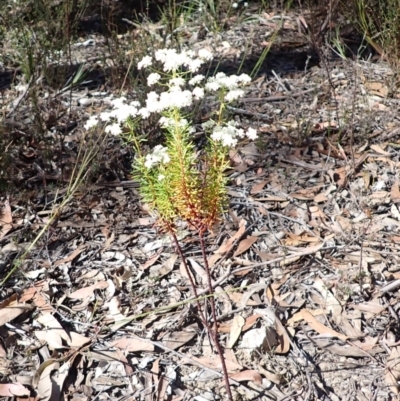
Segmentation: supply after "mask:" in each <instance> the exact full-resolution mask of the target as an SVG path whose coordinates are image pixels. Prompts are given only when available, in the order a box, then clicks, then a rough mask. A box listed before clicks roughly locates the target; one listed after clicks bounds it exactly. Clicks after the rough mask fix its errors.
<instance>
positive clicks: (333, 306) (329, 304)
mask: <svg viewBox="0 0 400 401" xmlns="http://www.w3.org/2000/svg"><path fill="white" fill-rule="evenodd" d="M313 287H314V288H315V289H317V290H318V291H319V293H320V294H321V296H322V298H323V300H324V301H323V302H324V305H321V306H322V307H324V308H325V309H326V310H327V311H328V312H331V313H332V314H333V315H336V316H339V315H340V314H341V313H342V306H341V305H340V303H339V301H338V300H337V299H336V298H335V297H334V296H333V295H332V293H331V292H330V291H329V290H328V289H327V288H326V284H325V283H324V282H323V281H322V280H321V279H320V278H319V277H317V278H316V279H315V280H314V283H313Z"/></svg>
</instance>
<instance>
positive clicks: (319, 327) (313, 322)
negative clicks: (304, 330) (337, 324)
mask: <svg viewBox="0 0 400 401" xmlns="http://www.w3.org/2000/svg"><path fill="white" fill-rule="evenodd" d="M301 314H302V317H303V319H304V320H305V321H306V322H307V323H308V324H309V326H310V327H311V328H312V329H313V330H315V331H316V332H317V333H319V334H325V335H329V336H332V337H337V338H340V339H341V340H343V341H346V340H347V336H345V335H344V334H341V333H339V332H337V331H335V330H333V329H331V328H329V327H326V326H325V325H323V324H322V323H321V322H319V321H318V320H317V319H316V318H315V317H314V316H313V315H312V314H311V313H310V312H309V311H308V310H307V309H305V308H304V309H302V310H301Z"/></svg>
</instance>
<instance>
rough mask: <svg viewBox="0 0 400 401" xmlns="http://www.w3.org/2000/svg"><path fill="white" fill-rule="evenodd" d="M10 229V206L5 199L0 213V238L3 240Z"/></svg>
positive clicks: (11, 226)
mask: <svg viewBox="0 0 400 401" xmlns="http://www.w3.org/2000/svg"><path fill="white" fill-rule="evenodd" d="M12 228H13V225H12V212H11V206H10V202H9V201H8V199H6V201H5V202H4V206H3V210H1V211H0V238H3V237H4V236H5V235H6V234H7V233H8V232H9V231H10V230H11V229H12Z"/></svg>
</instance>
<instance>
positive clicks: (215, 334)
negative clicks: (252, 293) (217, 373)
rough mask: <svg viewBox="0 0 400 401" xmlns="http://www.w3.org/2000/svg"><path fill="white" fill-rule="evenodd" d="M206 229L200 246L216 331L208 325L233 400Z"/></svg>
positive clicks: (200, 232) (201, 232) (201, 237)
mask: <svg viewBox="0 0 400 401" xmlns="http://www.w3.org/2000/svg"><path fill="white" fill-rule="evenodd" d="M203 234H204V231H203V230H201V229H200V230H199V237H200V247H201V253H202V255H203V260H204V266H205V268H206V275H207V281H208V291H209V293H210V305H211V312H212V317H213V320H214V322H213V323H214V331H213V330H212V329H211V327H209V326H208V329H209V332H210V335H211V337H212V338H213V340H214V345H215V347H216V348H217V351H218V354H219V357H220V359H221V365H222V373H223V375H224V381H225V388H226V392H227V394H228V398H229V400H230V401H233V397H232V391H231V387H230V385H229V376H228V370H227V369H226V363H225V357H224V354H223V352H222V347H221V344H220V342H219V339H218V322H217V312H216V310H215V299H214V289H213V285H212V280H211V272H210V266H209V264H208V259H207V253H206V244H205V241H204V236H203Z"/></svg>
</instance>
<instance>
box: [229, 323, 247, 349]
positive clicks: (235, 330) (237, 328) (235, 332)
mask: <svg viewBox="0 0 400 401" xmlns="http://www.w3.org/2000/svg"><path fill="white" fill-rule="evenodd" d="M244 324H245V320H244V317H243V316H240V315H235V317H234V318H233V320H232V324H231V329H230V332H229V340H228V344H227V347H228V348H233V346H234V345H235V343H236V341H237V340H238V339H239V337H240V334H241V333H242V328H243V326H244Z"/></svg>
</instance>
